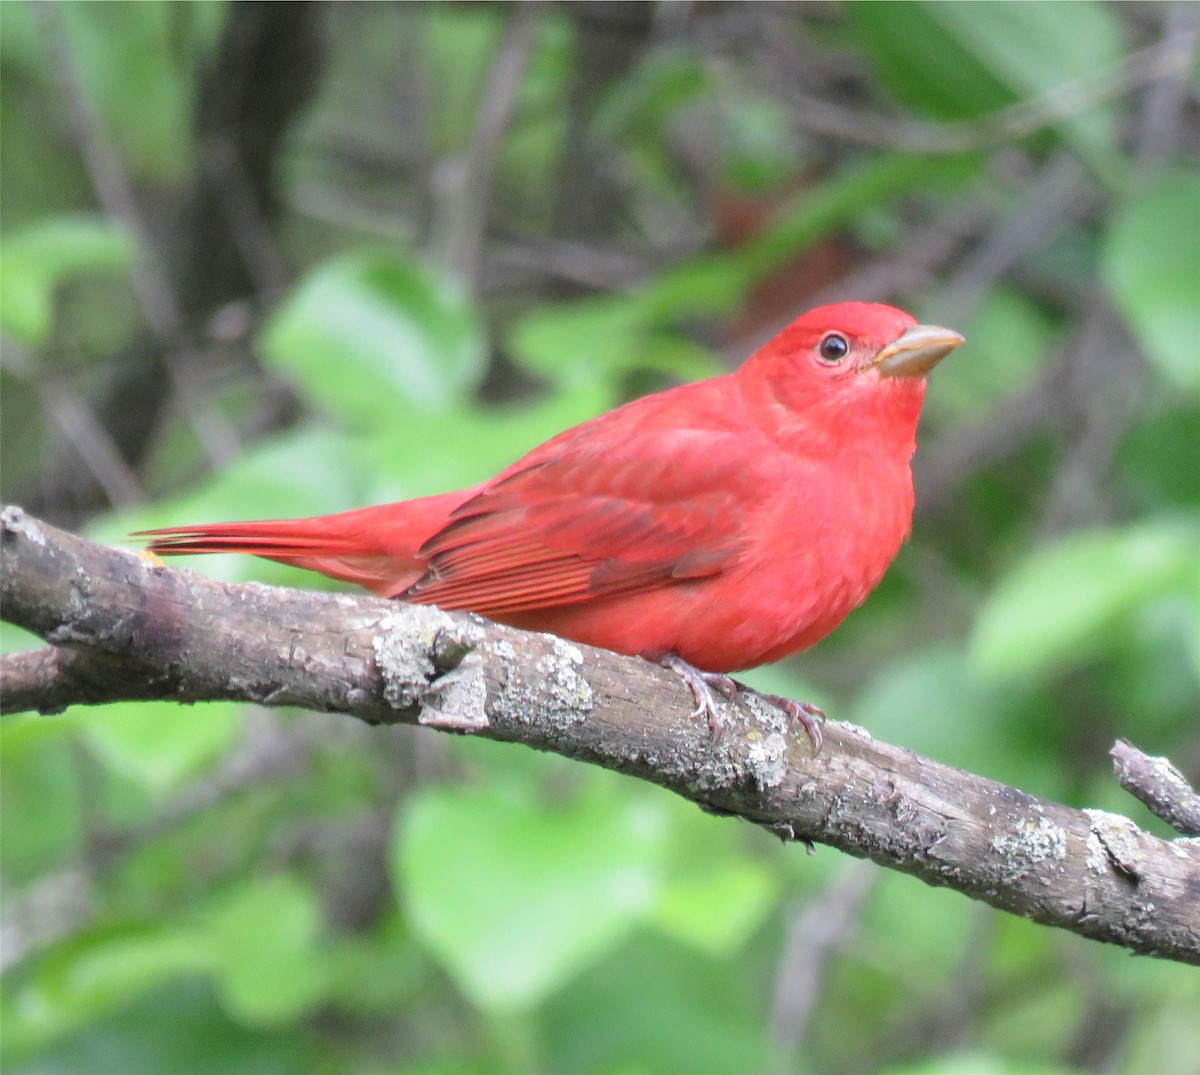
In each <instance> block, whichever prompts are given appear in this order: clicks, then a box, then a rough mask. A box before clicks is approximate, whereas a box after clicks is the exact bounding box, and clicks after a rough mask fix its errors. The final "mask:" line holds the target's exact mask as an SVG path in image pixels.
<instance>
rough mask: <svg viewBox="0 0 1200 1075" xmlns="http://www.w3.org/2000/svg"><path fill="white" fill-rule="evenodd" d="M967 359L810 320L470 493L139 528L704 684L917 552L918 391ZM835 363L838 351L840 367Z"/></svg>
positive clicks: (894, 332) (768, 650)
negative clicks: (911, 544) (669, 664)
mask: <svg viewBox="0 0 1200 1075" xmlns="http://www.w3.org/2000/svg"><path fill="white" fill-rule="evenodd" d="M961 342H962V337H960V336H958V334H957V333H954V332H950V331H949V330H947V329H940V328H935V327H931V326H919V325H917V324H916V322H915V321H914V319H913V318H912V317H910V316H909V315H908V314H906V313H903V312H902V311H900V310H896V309H894V308H892V307H889V306H882V305H877V304H867V303H842V304H839V305H835V306H825V307H821V308H819V309H816V310H813V311H811V312H809V313H807V314H805V315H803V316H802V317H800V318H798V319H797V320H796V321H794V322H793V323H792V324H791V325H790V326H789V327H788V328H787V329H785V330H784V331H783V332H782V333H780V334H779V335H778V336H776V337H775V338H774V339H773V340H771V341H770V342H769V343H767V344H766V345H765V346H764V347H762V348H761V349H760V350H759V351H758V352H756V353H755V354H754V355H753V356H752V357H751V358H750V359H749V360H748V361H747V362H746V363H745V364H744V365H743V366H742V367H741V368H740V369H738V370H737V371H735V372H733V373H730V374H727V375H725V376H722V377H716V378H713V379H711V380H708V381H701V382H698V383H696V384H687V385H681V386H680V387H678V388H672V389H668V390H667V391H664V392H659V393H656V394H654V395H651V396H647V397H645V398H643V399H639V400H635V401H634V402H632V403H629V404H626V405H625V406H623V407H619V408H617V409H616V410H613V411H610V412H608V413H607V414H603V415H601V416H599V417H598V418H594V419H592V420H591V421H588V422H584V423H583V424H581V425H578V426H575V427H574V428H572V429H568V430H566V431H565V432H563V433H560V434H559V435H558V436H556V437H553V438H551V439H550V440H548V441H547V442H546V443H544V444H542V445H540V446H539V447H537V448H535V449H533V451H531V452H530V453H529V454H528V455H526V456H525V457H524V458H522V459H520V460H518V461H517V462H516V463H514V464H513V465H512V466H510V467H508V468H507V469H506V470H504V471H503V472H501V473H500V474H499V475H498V476H497V477H495V478H493V479H492V480H491V481H487V482H484V483H483V484H481V485H478V486H476V487H474V488H473V489H466V490H462V491H459V492H454V493H446V494H442V495H440V496H432V497H424V498H422V499H419V500H409V501H404V502H402V503H398V504H385V505H381V506H379V507H373V508H363V509H360V510H357V511H349V512H343V513H340V514H337V515H326V516H319V517H316V518H311V519H287V520H277V521H269V522H244V523H217V524H205V525H200V526H189V527H174V528H169V529H165V530H153V531H148V532H147V536H150V537H152V538H153V541H152V542H151V543H150V546H149V547H150V549H151V550H152V551H154V552H157V553H160V554H162V555H172V554H179V553H209V552H246V553H253V554H255V555H258V556H265V557H268V558H270V559H273V560H280V561H283V562H284V563H289V564H295V565H297V566H300V567H305V568H310V569H312V570H314V571H319V572H321V573H323V574H326V575H331V576H333V577H334V578H339V579H346V580H349V581H351V582H355V583H359V584H361V585H363V586H365V587H367V588H368V589H370V590H373V591H374V592H376V593H379V594H383V595H385V596H388V597H399V598H402V599H404V600H409V601H416V602H420V603H423V604H436V605H438V606H440V607H442V608H446V609H470V610H472V611H474V612H478V613H481V614H482V615H485V616H488V617H490V618H492V619H496V620H500V621H502V622H505V623H510V624H513V625H515V626H519V627H525V628H531V629H536V630H544V631H550V632H553V633H555V634H558V635H561V636H563V637H565V638H569V639H573V640H575V641H579V642H584V643H588V644H591V645H596V646H601V647H604V648H607V649H613V650H617V651H618V652H622V653H629V654H637V655H640V656H643V657H646V658H649V659H652V660H657V659H660V658H662V657H664V656H666V655H667V654H676V655H678V656H680V657H682V658H683V659H684V660H685V661H687V662H689V663H690V664H692V665H694V666H696V667H697V668H699V669H703V670H705V671H709V672H728V671H734V670H737V669H742V668H749V667H753V666H755V665H758V664H763V663H766V662H768V661H773V660H777V659H779V658H781V657H784V656H786V655H787V654H789V653H793V652H796V651H797V650H801V649H804V648H806V647H808V646H810V645H812V644H813V643H815V642H817V641H818V640H819V639H821V638H823V637H824V636H825V635H826V634H828V633H829V632H830V631H831V630H833V629H834V628H835V627H836V626H837V625H838V624H839V623H840V622H841V621H842V619H843V618H844V617H845V616H846V614H847V613H848V612H849V611H850V610H851V609H853V608H854V607H855V606H856V605H858V604H859V603H860V602H861V601H862V600H863V599H864V598H865V597H866V595H867V594H868V593H869V592H870V591H871V589H872V588H873V587H874V586H875V585H876V584H877V583H878V582H879V580H880V578H882V576H883V573H884V571H885V570H886V568H887V566H888V564H889V563H890V562H891V561H892V559H893V557H894V556H895V555H896V553H897V552H898V551H899V548H900V546H901V544H902V543H903V541H904V539H905V538H906V536H907V534H908V530H909V525H910V521H911V518H912V506H913V494H912V477H911V472H910V468H909V461H910V458H911V456H912V453H913V450H914V448H915V445H916V440H915V438H916V428H917V420H918V417H919V414H920V409H921V402H922V399H923V397H924V391H925V374H926V373H927V372H928V370H929V369H930V368H932V366H933V365H934V364H936V362H937V361H939V360H940V359H941V358H942V357H943V356H944V355H945V354H947V353H948V352H949V351H950V350H952V349H953V348H954V347H956V346H957V345H958V344H959V343H961ZM843 350H844V353H842V352H843Z"/></svg>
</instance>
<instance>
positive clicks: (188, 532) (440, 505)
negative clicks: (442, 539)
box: [133, 490, 474, 597]
mask: <svg viewBox="0 0 1200 1075" xmlns="http://www.w3.org/2000/svg"><path fill="white" fill-rule="evenodd" d="M473 492H474V490H465V491H463V492H458V493H444V494H442V495H441V496H430V497H422V498H421V499H418V500H405V501H402V502H400V503H397V504H383V505H380V506H379V507H373V508H361V509H358V510H356V511H344V512H340V513H338V514H335V515H317V516H313V517H312V518H308V519H264V520H255V521H249V522H233V523H202V524H199V525H195V526H168V527H163V528H161V529H157V530H142V531H139V532H138V533H136V534H134V535H133V536H134V537H141V538H149V539H150V541H149V542H148V544H147V546H146V548H147V550H148V551H150V552H153V553H157V554H158V555H159V556H185V555H192V554H205V553H222V552H235V553H248V554H251V555H253V556H261V557H263V558H265V559H268V560H275V561H278V562H280V563H285V564H291V565H293V566H295V567H302V568H306V569H308V570H310V571H318V572H320V573H321V574H324V575H329V576H330V577H332V578H336V579H342V580H344V581H347V582H353V583H356V584H358V585H360V586H365V587H366V588H367V589H369V590H373V591H374V592H376V593H379V594H383V595H384V596H388V597H390V596H393V595H395V594H398V593H401V592H403V591H404V590H406V589H408V587H409V586H411V585H412V584H413V583H414V582H416V581H417V579H418V578H420V577H421V576H422V575H423V574H424V573H425V569H426V566H427V561H426V559H425V558H424V557H421V556H419V555H418V553H417V550H418V549H419V548H420V547H421V545H422V544H423V543H424V542H425V541H426V540H427V539H428V538H429V537H430V536H431V535H432V534H433V533H434V532H435V531H437V530H438V529H440V528H441V526H443V525H444V524H445V522H446V517H447V516H448V515H449V514H450V512H452V511H453V510H454V509H455V508H456V507H457V506H458V505H459V504H460V503H461V502H462V501H463V500H464V499H465V498H466V497H468V496H470V495H471V494H472V493H473Z"/></svg>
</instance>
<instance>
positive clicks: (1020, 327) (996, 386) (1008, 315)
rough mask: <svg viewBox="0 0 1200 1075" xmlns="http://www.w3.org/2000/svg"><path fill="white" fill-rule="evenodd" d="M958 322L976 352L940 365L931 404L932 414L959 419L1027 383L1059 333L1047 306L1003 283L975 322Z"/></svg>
mask: <svg viewBox="0 0 1200 1075" xmlns="http://www.w3.org/2000/svg"><path fill="white" fill-rule="evenodd" d="M956 327H957V328H960V329H961V330H962V332H963V333H964V335H965V336H966V337H967V340H968V341H969V342H970V354H969V355H964V356H963V357H962V360H961V361H960V360H959V359H957V358H955V359H954V360H953V361H950V362H946V363H945V364H944V365H942V366H939V367H938V371H937V380H936V382H935V386H934V388H933V389H932V390H931V391H930V393H929V403H928V404H927V406H928V407H929V411H930V412H931V413H934V414H938V415H946V416H947V417H953V418H954V419H956V420H963V419H965V418H966V416H968V415H972V414H982V413H984V412H986V411H987V410H989V409H991V408H994V407H995V406H996V405H997V403H999V402H1000V401H1001V400H1003V399H1005V398H1006V397H1008V396H1010V395H1012V394H1013V393H1014V392H1018V391H1020V390H1021V389H1022V388H1024V387H1026V386H1027V385H1028V384H1029V383H1030V381H1031V380H1032V379H1033V378H1034V377H1035V376H1036V375H1037V373H1038V371H1039V369H1040V367H1041V366H1042V363H1043V360H1044V359H1045V356H1046V352H1047V351H1048V349H1049V347H1050V345H1051V343H1052V342H1053V341H1054V339H1055V336H1056V331H1055V326H1054V324H1053V323H1052V322H1051V320H1050V319H1049V318H1048V317H1047V316H1046V314H1045V313H1044V311H1042V310H1041V309H1040V308H1039V307H1038V306H1037V305H1036V304H1034V303H1033V302H1031V301H1030V300H1029V299H1027V298H1025V297H1024V295H1022V294H1021V293H1020V292H1019V291H1017V290H1016V289H1014V288H1010V287H1005V286H1003V285H1001V286H999V287H996V288H993V289H992V290H991V291H989V292H988V294H987V295H986V297H985V298H984V300H983V303H982V304H981V306H980V308H979V310H978V311H977V312H976V313H975V315H974V316H973V317H972V318H971V320H970V323H969V324H966V325H960V326H956Z"/></svg>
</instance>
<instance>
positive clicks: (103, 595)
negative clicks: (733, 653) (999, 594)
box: [0, 507, 1200, 964]
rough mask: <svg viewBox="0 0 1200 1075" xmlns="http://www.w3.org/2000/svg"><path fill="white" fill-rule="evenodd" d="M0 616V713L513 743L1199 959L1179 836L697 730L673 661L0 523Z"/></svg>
mask: <svg viewBox="0 0 1200 1075" xmlns="http://www.w3.org/2000/svg"><path fill="white" fill-rule="evenodd" d="M0 599H2V600H3V615H4V618H5V619H6V620H9V621H10V622H12V623H16V624H18V625H20V626H22V627H25V628H26V629H28V630H31V631H33V632H35V633H37V634H38V635H40V636H41V637H43V638H45V639H46V640H47V641H48V642H49V643H51V648H50V649H47V650H42V651H40V652H38V653H36V654H32V655H30V654H20V655H16V656H14V657H8V658H5V659H4V661H3V664H2V665H0V673H2V674H0V687H2V688H3V705H4V707H5V708H6V709H9V710H13V709H18V708H20V709H38V710H41V711H43V712H47V711H56V710H59V709H61V708H63V707H64V706H66V705H68V704H95V703H98V702H109V701H116V700H119V699H147V698H162V699H173V700H176V701H180V702H197V701H207V700H215V699H230V700H242V701H251V702H256V703H258V704H260V705H291V706H304V707H307V708H311V709H319V710H324V711H327V712H338V713H347V714H350V715H352V716H355V717H358V718H359V719H360V720H364V721H366V722H368V723H370V724H388V723H395V722H407V723H419V724H427V725H432V726H434V727H437V728H442V729H445V730H451V731H458V732H470V733H472V734H476V735H483V736H486V737H488V738H492V739H498V740H504V741H510V742H520V743H525V744H526V745H528V746H532V747H535V748H537V749H541V750H551V751H554V752H556V753H559V754H563V755H566V756H567V757H572V758H576V759H579V760H582V761H588V762H592V763H594V764H598V765H603V766H605V767H607V768H610V769H616V770H619V771H621V772H624V773H628V774H630V775H633V776H637V777H640V778H642V779H644V780H649V781H652V782H654V783H656V784H660V785H662V786H663V787H666V788H670V789H671V790H672V791H675V792H677V793H678V794H680V795H682V796H684V797H685V798H687V799H690V800H692V801H693V802H696V803H698V804H699V805H701V806H702V807H704V808H705V809H709V810H714V811H717V812H720V813H729V814H736V815H738V816H740V817H743V818H745V819H746V820H748V821H752V822H754V823H755V824H758V825H761V826H763V827H765V828H768V829H770V830H771V831H772V832H774V833H776V834H778V835H780V836H781V837H783V838H785V839H796V840H811V841H815V842H819V843H824V844H829V845H830V846H833V847H837V848H839V849H841V850H843V851H846V852H848V853H849V854H851V855H855V856H858V857H860V858H869V859H872V860H873V861H875V862H877V863H880V864H881V865H884V866H888V867H891V868H893V869H898V870H902V871H904V872H906V873H910V874H913V875H914V876H916V877H919V878H921V879H922V880H923V881H925V882H927V883H928V884H932V885H945V886H948V887H950V888H954V889H957V890H958V891H960V892H963V893H965V894H966V895H968V896H970V897H972V898H974V899H979V900H983V901H985V902H987V903H989V904H991V905H992V906H994V907H999V908H1001V909H1002V910H1006V911H1010V912H1012V913H1014V914H1019V915H1023V916H1025V917H1028V918H1031V919H1033V920H1034V921H1037V922H1041V923H1043V924H1046V925H1052V926H1058V927H1061V928H1063V929H1068V930H1071V931H1072V932H1075V933H1079V934H1081V935H1083V936H1085V937H1090V938H1093V939H1096V940H1102V941H1107V942H1110V943H1113V944H1119V945H1123V946H1124V947H1126V948H1130V949H1132V950H1133V951H1135V952H1143V953H1147V954H1151V955H1155V956H1159V957H1162V958H1167V959H1174V960H1179V961H1181V962H1186V963H1196V964H1200V842H1197V841H1195V840H1189V839H1182V838H1181V839H1176V840H1174V841H1167V840H1162V839H1159V838H1158V837H1156V836H1153V835H1151V834H1149V833H1147V832H1144V831H1142V830H1140V829H1139V828H1137V827H1136V826H1135V825H1134V824H1133V823H1132V822H1131V821H1129V820H1128V819H1127V818H1124V817H1120V816H1118V815H1115V814H1107V813H1103V812H1101V811H1097V810H1075V809H1072V808H1070V807H1067V806H1063V805H1060V804H1057V803H1053V802H1049V801H1046V800H1043V799H1038V798H1036V797H1034V796H1031V795H1027V794H1025V793H1024V792H1021V791H1018V790H1016V789H1015V788H1011V787H1006V786H1005V785H1003V784H999V783H996V782H995V781H992V780H988V779H986V778H984V777H981V776H975V775H972V774H970V773H965V772H963V771H961V770H958V769H953V768H950V767H948V766H944V765H940V764H938V763H937V762H934V761H931V760H929V759H927V758H922V757H919V756H917V755H915V754H913V753H911V752H910V751H907V750H903V749H901V748H899V747H894V746H889V745H888V744H886V743H881V742H878V741H877V740H874V739H872V738H871V737H870V736H869V735H868V734H867V733H866V732H864V731H863V730H862V729H860V728H856V727H854V726H852V725H848V724H842V723H839V722H836V721H831V722H829V724H828V725H827V726H826V732H825V737H826V746H825V750H824V751H823V752H822V753H821V754H820V755H819V756H817V757H813V756H812V753H811V747H810V745H809V743H808V740H807V739H806V738H805V736H803V735H801V734H795V732H794V729H792V728H791V727H789V725H788V721H787V718H786V717H785V716H784V714H782V713H781V712H779V711H778V710H775V709H773V708H771V707H769V706H768V705H766V704H765V703H763V702H761V701H760V700H759V699H757V698H756V697H753V696H746V695H743V696H742V697H740V698H739V699H738V700H737V701H735V702H732V703H728V704H725V705H724V706H723V713H722V719H723V722H724V725H725V733H724V735H723V736H722V737H721V738H720V739H719V740H718V741H717V742H710V741H709V737H708V730H707V727H706V726H705V724H704V722H701V721H695V720H692V719H691V718H690V715H689V714H690V711H691V708H692V698H691V695H690V692H689V691H688V689H687V688H686V687H685V686H683V685H682V684H681V683H680V682H679V681H678V679H677V677H675V676H674V675H672V674H671V673H670V672H667V671H665V670H663V669H661V668H659V667H658V666H656V665H653V664H649V663H647V662H645V661H640V660H637V659H635V658H629V657H622V656H619V655H618V654H615V653H609V652H606V651H603V650H596V649H590V648H588V647H585V646H577V645H574V644H572V643H569V642H565V641H563V640H562V639H558V638H554V637H552V636H549V635H539V634H530V633H526V632H521V631H516V630H513V629H510V628H506V627H501V626H499V625H496V624H493V623H489V622H487V621H486V620H483V619H480V618H479V617H477V616H472V615H469V614H463V613H445V612H441V611H440V610H438V609H436V608H428V607H421V606H415V605H405V604H401V603H399V602H395V601H384V600H380V599H378V598H372V597H356V596H349V595H345V594H331V593H320V592H308V591H301V590H286V589H280V588H275V587H268V586H260V585H241V586H233V585H227V584H224V583H220V582H214V581H212V580H210V579H206V578H203V577H201V576H199V575H195V574H193V573H191V572H189V571H183V570H175V569H170V568H166V567H163V566H161V565H159V564H157V563H155V562H153V561H152V560H151V559H150V558H145V557H142V556H138V555H136V554H135V553H132V552H127V551H123V550H116V549H108V548H104V547H102V546H99V545H96V544H93V543H92V542H89V541H86V540H84V539H82V538H79V537H75V536H73V535H71V534H67V533H65V532H63V531H60V530H56V529H55V528H53V527H50V526H48V525H46V524H44V523H42V522H40V521H39V520H37V519H35V518H33V517H31V516H29V515H27V514H26V513H25V512H23V511H22V510H21V509H20V508H15V507H10V508H5V509H4V510H3V513H2V515H0Z"/></svg>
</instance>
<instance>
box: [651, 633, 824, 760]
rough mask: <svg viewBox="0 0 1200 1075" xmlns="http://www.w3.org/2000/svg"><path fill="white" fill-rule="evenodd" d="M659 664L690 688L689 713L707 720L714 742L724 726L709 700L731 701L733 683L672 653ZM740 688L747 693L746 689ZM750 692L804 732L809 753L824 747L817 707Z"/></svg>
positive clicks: (735, 688) (820, 711)
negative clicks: (722, 698) (810, 748)
mask: <svg viewBox="0 0 1200 1075" xmlns="http://www.w3.org/2000/svg"><path fill="white" fill-rule="evenodd" d="M659 664H661V665H662V666H663V667H664V668H669V669H670V670H671V671H672V672H674V673H675V674H676V675H677V676H679V678H680V679H682V680H683V681H684V682H685V683H686V684H687V685H688V686H689V687H690V688H691V689H692V695H693V697H694V698H695V699H696V708H695V709H693V710H692V712H691V717H692V719H693V720H695V719H697V718H699V717H704V718H705V719H706V720H707V721H708V731H709V735H710V736H711V742H713V743H715V742H717V741H718V740H719V739H720V738H721V736H722V735H723V734H724V733H725V725H724V724H722V723H721V718H720V717H719V716H718V715H717V700H716V698H715V697H713V691H714V690H717V691H720V692H721V694H723V695H724V696H725V700H726V701H729V702H732V701H733V700H734V699H735V698H736V697H737V696H738V689H739V688H738V683H737V681H736V680H734V679H731V678H730V677H729V676H727V675H724V674H723V673H721V672H702V671H701V670H700V669H699V668H697V667H696V666H695V665H693V664H688V662H687V661H685V660H684V659H683V658H682V657H680V656H679V655H678V654H674V653H668V654H667V655H666V656H665V657H663V658H662V660H661V661H659ZM743 689H746V690H750V688H743ZM750 693H752V694H756V695H758V697H759V698H761V699H763V701H765V702H769V703H770V704H771V705H773V706H778V707H779V708H780V709H782V710H783V711H784V712H785V713H786V714H787V715H788V716H789V717H791V718H792V720H794V721H795V722H796V723H797V724H799V725H800V727H801V728H803V729H804V734H805V735H807V736H808V741H809V742H810V743H812V745H813V753H814V754H820V753H821V748H822V747H823V746H824V745H825V736H824V735H823V734H822V732H821V725H823V724H824V723H825V711H824V710H823V709H821V707H820V706H816V705H813V704H812V702H797V701H794V700H793V699H791V698H784V697H783V696H782V695H779V694H764V693H763V692H762V691H754V690H751V691H750Z"/></svg>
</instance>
